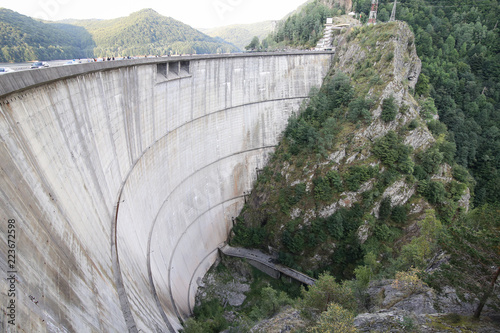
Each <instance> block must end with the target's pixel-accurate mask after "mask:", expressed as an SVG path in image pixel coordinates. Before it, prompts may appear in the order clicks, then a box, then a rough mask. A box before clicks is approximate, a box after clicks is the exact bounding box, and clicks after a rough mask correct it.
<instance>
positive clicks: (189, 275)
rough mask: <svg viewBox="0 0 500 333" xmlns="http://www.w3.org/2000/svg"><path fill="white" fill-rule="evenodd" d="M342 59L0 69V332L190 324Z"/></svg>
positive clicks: (291, 56)
mask: <svg viewBox="0 0 500 333" xmlns="http://www.w3.org/2000/svg"><path fill="white" fill-rule="evenodd" d="M332 56H333V55H332V53H331V52H307V53H305V52H304V53H300V52H297V53H286V54H285V53H269V54H250V55H249V54H240V55H221V56H195V57H169V58H155V59H140V60H125V61H115V62H105V63H90V64H82V65H73V66H64V67H60V68H48V69H41V70H36V71H27V72H19V73H12V74H7V75H4V76H3V77H0V117H1V118H0V167H1V168H0V172H1V176H0V212H1V216H2V221H1V224H0V230H1V232H2V240H1V241H0V266H1V268H2V273H1V274H4V275H5V276H2V278H1V281H2V282H1V295H2V297H1V299H0V301H1V303H0V307H1V311H0V319H1V321H0V325H1V327H0V331H2V332H3V331H7V332H17V331H19V332H126V331H129V332H138V331H141V332H169V331H176V330H178V329H179V328H180V327H181V326H180V322H181V321H182V320H183V319H185V318H187V317H188V316H189V315H190V313H191V310H192V306H193V303H194V297H195V293H196V289H197V287H198V281H199V279H200V278H201V277H203V275H204V274H205V273H206V271H207V270H208V269H209V267H210V266H211V264H212V263H213V262H214V260H215V258H216V256H217V249H218V246H219V244H221V243H222V242H224V241H225V240H226V239H227V236H228V233H229V231H230V227H231V225H232V223H231V218H232V217H233V216H236V215H237V214H238V212H239V211H240V209H241V208H242V206H243V201H244V200H243V192H245V191H249V190H251V187H252V183H253V181H254V180H255V179H256V169H259V168H262V167H263V166H264V164H265V162H266V159H267V156H268V155H269V153H271V152H272V151H273V149H274V147H275V145H276V144H277V142H278V139H279V135H280V133H281V132H282V130H283V129H284V128H285V126H286V123H287V119H288V117H289V116H290V114H292V112H294V111H297V110H298V109H299V106H300V104H301V102H302V101H303V100H304V99H305V98H306V97H307V95H308V93H309V90H310V88H312V87H313V86H320V85H321V83H322V80H323V78H324V77H325V75H326V73H327V72H328V69H329V66H330V63H331V61H332ZM8 235H14V236H15V238H12V239H11V236H8ZM13 258H15V262H14V261H12V259H13ZM11 276H12V277H13V278H10V277H11ZM9 278H10V279H9ZM12 320H14V322H13V323H12V322H11V321H12Z"/></svg>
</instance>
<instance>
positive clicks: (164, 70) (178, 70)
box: [156, 61, 191, 83]
mask: <svg viewBox="0 0 500 333" xmlns="http://www.w3.org/2000/svg"><path fill="white" fill-rule="evenodd" d="M190 76H191V73H190V62H189V61H172V62H164V63H161V64H157V65H156V82H157V83H162V82H167V81H171V80H176V79H182V78H186V77H190Z"/></svg>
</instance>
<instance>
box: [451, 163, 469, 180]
mask: <svg viewBox="0 0 500 333" xmlns="http://www.w3.org/2000/svg"><path fill="white" fill-rule="evenodd" d="M452 174H453V178H455V179H456V180H458V181H459V182H462V183H467V181H468V179H469V172H468V171H467V169H466V168H464V167H463V166H461V165H458V164H455V165H454V166H453V170H452Z"/></svg>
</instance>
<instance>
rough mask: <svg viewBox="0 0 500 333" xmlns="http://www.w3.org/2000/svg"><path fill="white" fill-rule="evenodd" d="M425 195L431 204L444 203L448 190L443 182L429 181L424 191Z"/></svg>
mask: <svg viewBox="0 0 500 333" xmlns="http://www.w3.org/2000/svg"><path fill="white" fill-rule="evenodd" d="M424 196H425V198H426V199H427V200H428V201H429V202H430V203H431V204H438V203H443V202H444V201H445V199H446V190H445V188H444V185H443V183H440V182H435V181H431V182H429V184H428V185H427V187H426V189H425V191H424Z"/></svg>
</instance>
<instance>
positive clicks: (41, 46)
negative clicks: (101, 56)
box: [0, 8, 95, 62]
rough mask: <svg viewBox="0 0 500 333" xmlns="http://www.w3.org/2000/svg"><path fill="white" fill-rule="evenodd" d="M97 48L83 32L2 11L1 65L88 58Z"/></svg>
mask: <svg viewBox="0 0 500 333" xmlns="http://www.w3.org/2000/svg"><path fill="white" fill-rule="evenodd" d="M94 47H95V43H94V41H93V40H92V37H91V36H90V34H89V33H88V32H87V31H86V30H85V29H84V28H81V27H76V26H71V25H68V24H62V23H43V22H40V21H37V20H33V19H32V18H30V17H27V16H24V15H21V14H18V13H16V12H14V11H12V10H8V9H5V8H0V48H1V52H0V62H21V61H30V60H38V59H41V60H54V59H71V58H85V57H89V56H92V55H93V50H94Z"/></svg>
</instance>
